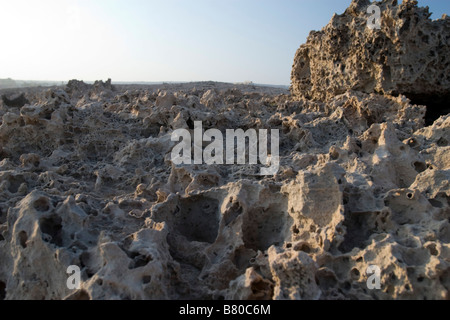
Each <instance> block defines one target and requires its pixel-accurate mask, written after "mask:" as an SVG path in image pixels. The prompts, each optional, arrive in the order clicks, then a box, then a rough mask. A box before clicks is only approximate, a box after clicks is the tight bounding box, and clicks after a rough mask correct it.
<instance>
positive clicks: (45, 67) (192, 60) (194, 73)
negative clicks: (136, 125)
mask: <svg viewBox="0 0 450 320" xmlns="http://www.w3.org/2000/svg"><path fill="white" fill-rule="evenodd" d="M350 2H351V0H270V1H269V0H164V1H162V0H159V1H156V0H155V1H153V0H0V14H1V15H0V39H1V46H0V78H8V77H10V78H13V79H20V80H58V81H67V80H69V79H80V80H85V81H93V80H97V79H103V80H106V79H107V78H112V79H113V82H114V81H206V80H214V81H225V82H242V81H253V82H256V83H266V84H283V85H288V84H289V82H290V71H291V67H292V62H293V58H294V54H295V51H296V50H297V48H298V47H299V46H300V45H301V44H302V43H304V42H305V41H306V37H307V35H308V34H309V31H311V30H320V29H321V28H322V27H323V26H325V25H326V24H327V23H328V21H329V20H330V19H331V17H332V15H333V13H334V12H337V13H342V12H344V10H345V8H347V7H348V5H349V4H350ZM419 4H420V5H423V6H426V5H428V6H429V7H430V10H431V11H432V12H434V13H435V14H434V15H433V18H439V17H441V15H442V14H443V13H448V14H450V1H449V0H420V1H419Z"/></svg>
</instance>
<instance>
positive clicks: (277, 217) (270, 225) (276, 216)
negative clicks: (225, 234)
mask: <svg viewBox="0 0 450 320" xmlns="http://www.w3.org/2000/svg"><path fill="white" fill-rule="evenodd" d="M288 219H290V216H289V214H288V213H287V212H285V211H283V210H282V209H281V208H280V204H272V205H271V206H270V207H269V208H268V209H267V210H264V209H262V208H256V209H252V210H250V211H248V212H247V214H246V216H245V219H244V223H243V226H242V231H243V238H244V244H245V246H246V247H247V248H249V249H253V250H261V251H265V250H266V249H268V248H269V247H270V246H271V245H279V244H281V243H283V242H284V238H285V231H286V225H287V221H288Z"/></svg>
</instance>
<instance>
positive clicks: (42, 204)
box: [33, 197, 50, 212]
mask: <svg viewBox="0 0 450 320" xmlns="http://www.w3.org/2000/svg"><path fill="white" fill-rule="evenodd" d="M33 207H34V208H35V209H36V210H37V211H39V212H47V211H48V210H50V201H49V200H48V198H46V197H41V198H39V199H37V200H36V201H34V203H33Z"/></svg>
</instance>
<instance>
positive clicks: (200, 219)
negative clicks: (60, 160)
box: [174, 195, 220, 243]
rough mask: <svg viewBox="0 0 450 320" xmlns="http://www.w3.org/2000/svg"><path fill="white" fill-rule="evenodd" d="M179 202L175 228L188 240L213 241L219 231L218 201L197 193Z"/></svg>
mask: <svg viewBox="0 0 450 320" xmlns="http://www.w3.org/2000/svg"><path fill="white" fill-rule="evenodd" d="M180 202H181V204H180V212H179V213H178V214H177V216H176V220H175V225H174V227H175V230H176V231H178V232H179V233H180V234H181V235H183V236H184V237H186V238H187V240H188V241H197V242H206V243H213V242H214V241H215V240H216V237H217V234H218V231H219V221H220V215H219V211H218V201H217V200H215V199H210V198H206V197H205V196H202V195H199V196H193V197H190V198H187V199H182V200H181V201H180Z"/></svg>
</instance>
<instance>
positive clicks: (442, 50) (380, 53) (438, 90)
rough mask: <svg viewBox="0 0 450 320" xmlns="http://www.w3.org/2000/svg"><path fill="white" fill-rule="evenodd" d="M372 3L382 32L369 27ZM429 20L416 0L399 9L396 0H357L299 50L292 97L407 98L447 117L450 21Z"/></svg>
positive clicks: (407, 0)
mask: <svg viewBox="0 0 450 320" xmlns="http://www.w3.org/2000/svg"><path fill="white" fill-rule="evenodd" d="M372 4H374V5H377V6H378V7H379V8H380V11H381V28H380V29H371V28H369V27H368V20H369V18H370V17H371V13H368V10H367V9H368V7H369V6H370V5H372ZM430 16H431V13H430V12H429V8H428V7H426V8H421V7H418V5H417V1H415V0H404V1H403V2H402V3H401V4H400V5H399V4H397V1H396V0H383V1H378V2H374V3H371V2H370V1H369V0H353V2H352V4H351V5H350V7H349V8H348V9H347V10H346V11H345V12H344V13H343V14H342V15H334V16H333V18H332V19H331V21H330V22H329V24H328V25H327V26H326V27H325V28H323V29H322V30H321V31H313V32H311V33H310V35H309V37H308V40H307V42H306V44H303V45H302V46H301V47H300V48H299V49H298V51H297V53H296V55H295V59H294V65H293V69H292V75H291V82H292V85H291V92H292V94H293V95H294V96H295V97H306V98H309V99H315V100H329V99H331V98H333V97H334V96H336V95H338V94H342V93H344V92H346V91H348V90H356V91H361V92H365V93H379V94H389V95H398V94H403V95H405V96H407V97H408V98H410V99H411V100H412V101H413V102H414V103H417V104H425V105H427V106H428V107H429V110H428V111H429V112H428V116H429V117H432V118H437V117H438V116H439V115H441V114H445V113H448V111H449V109H448V107H447V106H446V102H447V101H448V98H449V97H450V55H449V54H448V53H449V52H450V18H449V17H447V16H446V15H444V16H443V17H442V18H441V19H438V20H431V19H430ZM444 109H445V110H444ZM434 113H435V114H434ZM433 114H434V115H433Z"/></svg>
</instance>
